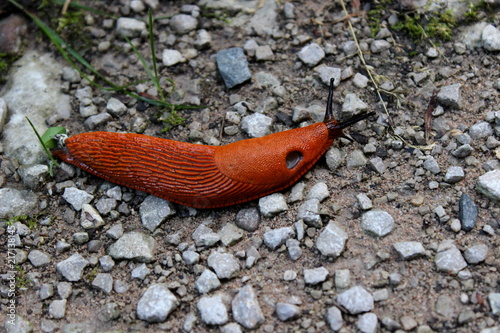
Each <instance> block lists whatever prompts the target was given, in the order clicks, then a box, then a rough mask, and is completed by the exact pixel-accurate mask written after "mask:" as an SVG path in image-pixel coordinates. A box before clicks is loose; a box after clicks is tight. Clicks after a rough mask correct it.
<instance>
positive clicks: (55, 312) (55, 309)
mask: <svg viewBox="0 0 500 333" xmlns="http://www.w3.org/2000/svg"><path fill="white" fill-rule="evenodd" d="M67 302H68V301H67V300H65V299H61V300H55V301H52V302H50V305H49V315H50V316H51V317H52V318H54V319H62V318H64V315H65V314H66V303H67Z"/></svg>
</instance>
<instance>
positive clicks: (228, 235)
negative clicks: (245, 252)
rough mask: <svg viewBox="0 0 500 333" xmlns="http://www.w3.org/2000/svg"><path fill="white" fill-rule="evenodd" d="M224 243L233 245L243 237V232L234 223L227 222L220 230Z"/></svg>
mask: <svg viewBox="0 0 500 333" xmlns="http://www.w3.org/2000/svg"><path fill="white" fill-rule="evenodd" d="M219 236H220V240H221V242H222V244H224V245H225V246H231V245H234V244H236V243H238V242H239V241H240V240H241V239H242V238H243V232H242V231H241V229H239V228H238V227H237V226H235V225H234V224H232V223H226V224H225V225H224V226H223V227H222V229H221V230H220V231H219Z"/></svg>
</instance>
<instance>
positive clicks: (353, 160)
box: [347, 149, 368, 169]
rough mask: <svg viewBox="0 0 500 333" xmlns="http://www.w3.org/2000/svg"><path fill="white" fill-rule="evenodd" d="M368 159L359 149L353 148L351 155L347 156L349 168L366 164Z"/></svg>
mask: <svg viewBox="0 0 500 333" xmlns="http://www.w3.org/2000/svg"><path fill="white" fill-rule="evenodd" d="M366 163H368V160H367V159H366V157H365V154H363V152H362V151H361V150H359V149H356V150H353V151H352V152H351V153H350V154H349V157H348V158H347V168H348V169H356V168H360V167H363V166H365V165H366Z"/></svg>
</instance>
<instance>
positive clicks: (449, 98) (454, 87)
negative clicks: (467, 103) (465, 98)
mask: <svg viewBox="0 0 500 333" xmlns="http://www.w3.org/2000/svg"><path fill="white" fill-rule="evenodd" d="M461 86H462V85H461V84H460V83H457V84H451V85H448V86H444V87H442V88H441V91H440V92H439V93H438V95H437V99H438V102H439V104H441V105H443V106H449V107H451V108H454V109H460V108H461V107H462V96H461V94H460V87H461Z"/></svg>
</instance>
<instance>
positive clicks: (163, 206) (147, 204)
mask: <svg viewBox="0 0 500 333" xmlns="http://www.w3.org/2000/svg"><path fill="white" fill-rule="evenodd" d="M139 214H140V215H141V221H142V225H143V226H144V227H145V228H146V229H148V230H150V231H154V230H155V229H156V228H157V227H158V226H159V225H160V224H162V223H163V222H164V221H166V219H167V218H169V217H171V216H173V215H174V214H175V209H174V208H173V206H172V205H171V204H170V202H169V201H167V200H164V199H161V198H159V197H157V196H154V195H149V196H147V197H146V199H144V201H143V202H142V203H141V206H140V207H139Z"/></svg>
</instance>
